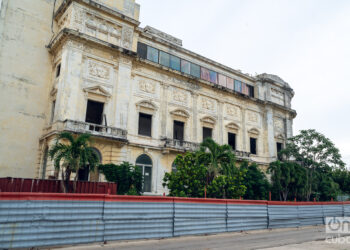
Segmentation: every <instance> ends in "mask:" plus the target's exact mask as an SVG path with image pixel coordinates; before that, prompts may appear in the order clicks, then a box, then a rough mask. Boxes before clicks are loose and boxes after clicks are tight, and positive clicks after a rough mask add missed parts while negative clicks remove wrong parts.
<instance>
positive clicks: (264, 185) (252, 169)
mask: <svg viewBox="0 0 350 250" xmlns="http://www.w3.org/2000/svg"><path fill="white" fill-rule="evenodd" d="M240 169H241V170H245V171H246V174H245V177H244V180H243V183H244V185H245V186H246V187H247V190H246V192H245V194H244V196H243V198H244V199H248V200H267V199H268V195H269V190H270V183H269V181H268V180H267V178H266V175H265V174H264V172H263V171H261V170H260V169H259V167H258V166H257V165H256V163H252V164H250V165H249V163H248V162H247V161H244V162H243V163H242V164H241V166H240Z"/></svg>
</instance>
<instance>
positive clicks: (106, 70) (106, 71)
mask: <svg viewBox="0 0 350 250" xmlns="http://www.w3.org/2000/svg"><path fill="white" fill-rule="evenodd" d="M110 71H111V67H108V66H107V65H104V64H102V63H99V62H97V61H93V60H88V61H87V73H88V75H89V76H92V77H97V78H100V79H103V80H109V79H110V77H111V76H110Z"/></svg>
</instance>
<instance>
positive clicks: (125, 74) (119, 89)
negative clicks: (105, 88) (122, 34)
mask: <svg viewBox="0 0 350 250" xmlns="http://www.w3.org/2000/svg"><path fill="white" fill-rule="evenodd" d="M131 67H132V65H131V60H130V59H129V58H126V57H123V56H121V57H120V59H119V69H118V76H117V81H118V82H117V85H116V91H115V93H116V100H117V101H116V111H115V114H116V115H115V121H114V125H115V126H116V127H118V128H121V129H127V121H128V112H129V100H130V96H131V82H132V79H131Z"/></svg>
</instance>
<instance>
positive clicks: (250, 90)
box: [247, 85, 254, 97]
mask: <svg viewBox="0 0 350 250" xmlns="http://www.w3.org/2000/svg"><path fill="white" fill-rule="evenodd" d="M247 86H248V91H249V96H250V97H254V87H253V86H250V85H247Z"/></svg>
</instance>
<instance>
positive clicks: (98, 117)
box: [85, 100, 103, 124]
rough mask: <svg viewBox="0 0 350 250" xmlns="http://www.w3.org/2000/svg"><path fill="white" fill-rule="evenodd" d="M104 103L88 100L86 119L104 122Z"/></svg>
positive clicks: (95, 122) (96, 122) (92, 121)
mask: <svg viewBox="0 0 350 250" xmlns="http://www.w3.org/2000/svg"><path fill="white" fill-rule="evenodd" d="M102 113H103V103H101V102H96V101H91V100H88V102H87V108H86V116H85V121H86V122H88V123H94V124H102Z"/></svg>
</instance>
